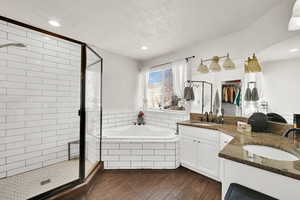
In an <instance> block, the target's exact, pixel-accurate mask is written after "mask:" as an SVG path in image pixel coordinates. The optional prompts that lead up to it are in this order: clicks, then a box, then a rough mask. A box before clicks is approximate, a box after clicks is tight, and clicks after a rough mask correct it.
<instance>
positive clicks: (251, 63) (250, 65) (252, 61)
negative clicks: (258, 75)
mask: <svg viewBox="0 0 300 200" xmlns="http://www.w3.org/2000/svg"><path fill="white" fill-rule="evenodd" d="M261 71H262V68H261V65H260V64H259V62H258V60H257V58H256V56H255V54H253V57H252V58H250V57H248V60H246V61H245V73H251V72H261Z"/></svg>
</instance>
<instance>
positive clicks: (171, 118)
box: [145, 111, 189, 130]
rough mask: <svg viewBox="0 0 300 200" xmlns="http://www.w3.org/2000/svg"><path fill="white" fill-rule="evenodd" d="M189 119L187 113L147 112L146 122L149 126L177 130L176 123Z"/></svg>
mask: <svg viewBox="0 0 300 200" xmlns="http://www.w3.org/2000/svg"><path fill="white" fill-rule="evenodd" d="M188 119H189V114H187V113H186V112H182V113H178V112H174V113H172V112H152V111H147V112H145V121H146V123H147V124H150V125H155V126H160V127H165V128H171V129H174V130H175V129H176V123H177V122H180V121H185V120H188Z"/></svg>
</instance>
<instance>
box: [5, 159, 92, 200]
mask: <svg viewBox="0 0 300 200" xmlns="http://www.w3.org/2000/svg"><path fill="white" fill-rule="evenodd" d="M85 165H86V169H87V170H86V176H87V175H88V174H89V172H90V171H91V170H92V169H93V167H94V165H93V164H92V163H91V162H89V161H87V160H86V162H85ZM78 171H79V160H78V159H75V160H70V161H63V162H60V163H56V164H53V165H50V166H47V167H43V168H39V169H35V170H32V171H28V172H25V173H22V174H18V175H14V176H10V177H7V178H3V179H0V200H4V199H5V200H26V199H28V198H31V197H34V196H36V195H39V194H41V193H44V192H47V191H49V190H52V189H54V188H57V187H59V186H62V185H64V184H66V183H69V182H71V181H74V180H76V179H78Z"/></svg>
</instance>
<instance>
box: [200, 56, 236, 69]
mask: <svg viewBox="0 0 300 200" xmlns="http://www.w3.org/2000/svg"><path fill="white" fill-rule="evenodd" d="M224 58H225V61H224V63H223V68H224V69H225V70H232V69H235V64H234V63H233V61H232V60H231V59H230V57H229V54H227V55H226V56H214V57H212V58H211V59H205V60H202V59H201V63H200V65H199V66H198V68H197V71H198V72H201V73H208V72H209V71H211V72H219V71H221V70H222V68H221V65H220V64H219V61H220V60H221V59H224ZM208 61H211V63H210V65H209V68H208V67H207V65H205V64H204V62H208Z"/></svg>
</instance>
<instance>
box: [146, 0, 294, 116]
mask: <svg viewBox="0 0 300 200" xmlns="http://www.w3.org/2000/svg"><path fill="white" fill-rule="evenodd" d="M293 3H294V0H285V1H282V2H281V3H280V4H278V5H276V6H275V7H273V8H272V9H271V10H270V11H269V12H267V13H266V14H265V15H264V16H263V17H261V18H260V19H259V20H258V21H256V22H255V23H253V24H252V25H251V26H249V27H248V28H246V29H244V30H241V31H239V32H235V33H232V34H229V35H227V36H224V37H221V38H218V39H215V40H210V41H204V42H200V43H197V44H195V45H194V46H192V47H188V48H185V49H182V50H180V51H176V52H172V53H170V54H167V55H164V56H161V57H158V58H155V59H151V60H147V61H145V62H143V67H149V66H153V65H156V64H160V63H165V62H169V61H172V60H176V59H183V58H185V57H188V56H193V55H194V56H196V58H195V59H194V60H193V62H192V64H191V66H192V69H191V71H192V79H193V80H207V81H210V82H213V83H214V85H215V86H216V85H218V87H220V82H221V81H225V80H235V79H241V80H243V79H244V73H243V67H244V62H243V60H245V59H246V58H247V57H248V56H251V55H252V53H253V52H256V53H259V52H260V51H262V50H263V49H265V48H267V47H269V46H271V45H272V44H275V43H278V42H280V41H283V40H286V39H288V38H290V37H293V36H295V35H296V34H298V33H297V32H288V30H287V26H288V22H289V18H290V15H291V9H292V6H293ZM227 52H228V53H230V55H231V57H232V58H233V60H234V61H235V63H236V64H237V69H236V70H231V71H224V70H223V71H221V72H218V73H209V74H201V73H199V72H197V71H196V68H197V65H198V64H199V63H200V58H211V57H212V56H215V55H219V56H221V55H226V53H227ZM220 92H221V91H220V90H219V93H220ZM195 93H197V91H196V92H195ZM207 95H209V94H207ZM196 99H197V97H196ZM206 106H208V105H206ZM191 109H192V112H201V102H200V101H197V100H196V101H194V102H193V104H192V107H191Z"/></svg>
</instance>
